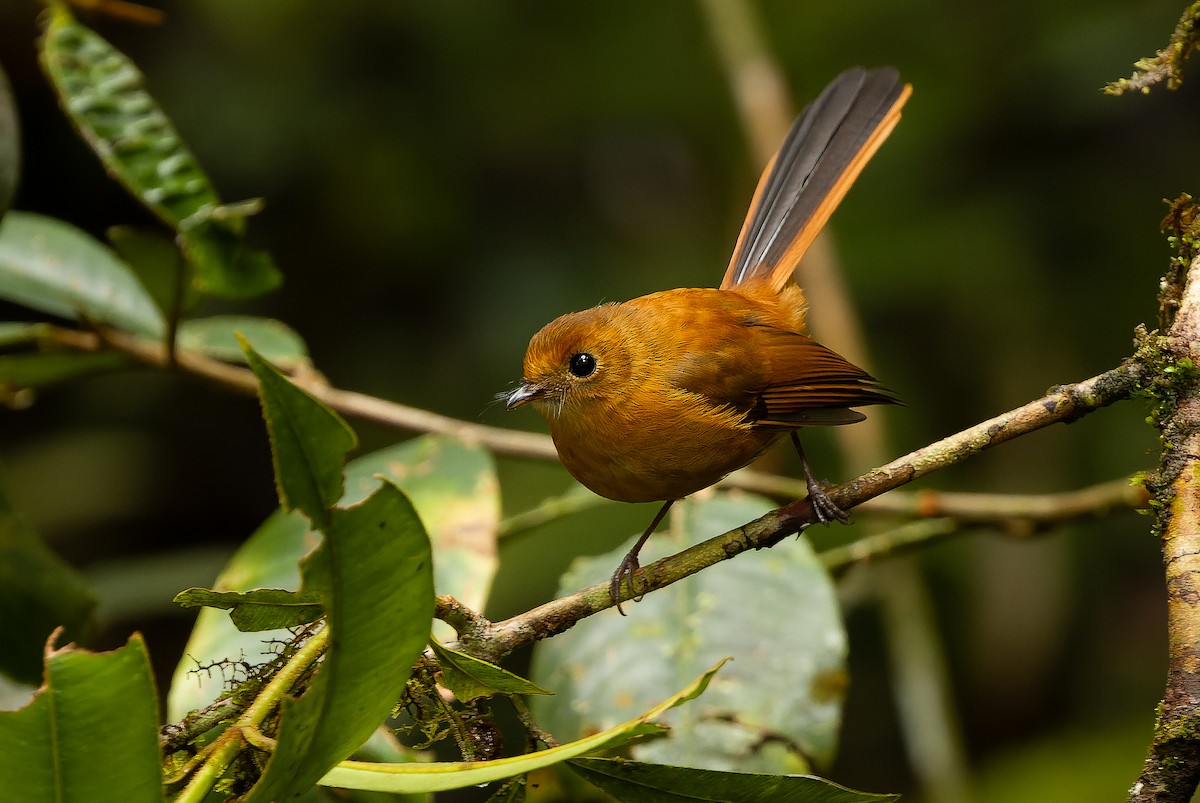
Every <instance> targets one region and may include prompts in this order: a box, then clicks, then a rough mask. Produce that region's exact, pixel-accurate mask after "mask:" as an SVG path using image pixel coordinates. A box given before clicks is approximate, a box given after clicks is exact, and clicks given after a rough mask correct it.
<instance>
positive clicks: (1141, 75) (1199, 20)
mask: <svg viewBox="0 0 1200 803" xmlns="http://www.w3.org/2000/svg"><path fill="white" fill-rule="evenodd" d="M1197 47H1200V2H1197V3H1192V4H1191V5H1190V6H1188V7H1187V8H1186V9H1185V10H1184V12H1183V16H1182V17H1180V18H1179V23H1178V24H1177V25H1176V26H1175V30H1174V32H1172V34H1171V38H1170V40H1169V41H1168V42H1167V46H1166V47H1164V48H1163V49H1162V50H1160V51H1158V52H1157V53H1155V54H1154V55H1153V56H1149V57H1147V58H1144V59H1138V60H1137V61H1136V62H1134V64H1133V68H1134V69H1133V75H1131V76H1130V77H1128V78H1121V79H1118V80H1116V81H1113V82H1112V83H1110V84H1108V85H1107V86H1105V87H1104V93H1105V94H1108V95H1123V94H1125V93H1126V92H1141V93H1143V94H1147V93H1149V92H1150V87H1151V86H1153V85H1154V84H1158V83H1162V82H1163V81H1166V82H1167V89H1178V88H1179V87H1180V86H1181V85H1182V84H1183V66H1184V65H1185V64H1187V60H1188V58H1190V57H1191V55H1192V52H1193V51H1194V50H1196V48H1197Z"/></svg>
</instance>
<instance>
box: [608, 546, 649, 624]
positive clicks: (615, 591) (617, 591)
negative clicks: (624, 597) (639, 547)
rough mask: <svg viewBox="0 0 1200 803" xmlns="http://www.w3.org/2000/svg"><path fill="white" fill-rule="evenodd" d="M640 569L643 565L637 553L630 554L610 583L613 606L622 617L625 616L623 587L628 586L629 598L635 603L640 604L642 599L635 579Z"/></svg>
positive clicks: (624, 559) (609, 589) (609, 588)
mask: <svg viewBox="0 0 1200 803" xmlns="http://www.w3.org/2000/svg"><path fill="white" fill-rule="evenodd" d="M640 568H641V564H640V563H638V559H637V553H636V552H630V553H629V554H628V555H626V556H625V557H624V558H623V559H622V560H621V565H620V566H618V567H617V570H616V571H615V572H613V576H612V580H610V581H609V583H608V595H609V597H610V598H611V599H612V601H613V604H615V605H616V606H617V613H619V614H621V615H622V616H624V615H625V611H624V610H622V609H621V586H628V588H629V598H630V599H631V600H633V601H634V602H638V601H640V600H641V598H642V595H641V594H639V593H638V591H637V585H636V583H635V582H634V577H635V575H636V574H637V572H638V569H640Z"/></svg>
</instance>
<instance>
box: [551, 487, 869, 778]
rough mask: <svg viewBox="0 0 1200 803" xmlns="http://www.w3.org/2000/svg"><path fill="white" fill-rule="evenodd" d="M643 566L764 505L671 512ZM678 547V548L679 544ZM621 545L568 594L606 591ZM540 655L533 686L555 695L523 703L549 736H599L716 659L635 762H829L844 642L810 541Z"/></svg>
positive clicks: (804, 766)
mask: <svg viewBox="0 0 1200 803" xmlns="http://www.w3.org/2000/svg"><path fill="white" fill-rule="evenodd" d="M678 507H679V510H677V511H676V513H675V515H676V516H682V522H680V521H678V520H676V521H674V522H672V527H671V528H670V530H671V532H666V531H664V532H660V533H656V534H655V535H654V537H652V538H651V539H650V541H649V542H648V543H647V547H646V549H645V550H643V561H642V562H643V563H649V562H650V561H651V560H654V559H655V558H657V557H661V556H662V555H664V554H667V553H670V552H675V551H678V550H679V549H682V548H683V547H685V546H687V545H688V544H691V543H695V542H698V541H700V540H703V539H704V538H707V537H710V536H714V535H717V534H719V533H722V532H725V531H726V530H729V529H731V528H733V527H736V526H738V525H740V524H743V523H745V522H746V521H749V520H751V519H754V518H756V517H758V516H760V515H762V514H763V513H764V512H765V511H766V510H768V509H769V508H770V504H769V503H768V502H766V501H765V500H762V499H758V498H753V497H749V496H745V495H741V496H734V495H732V494H717V495H715V496H713V497H712V498H710V499H709V500H707V501H702V502H685V503H682V505H681V506H678ZM677 538H678V540H676V539H677ZM627 547H628V545H624V546H622V547H621V548H620V549H618V550H617V551H615V552H613V553H611V554H609V555H604V556H601V557H598V558H589V559H586V560H583V559H581V560H579V561H577V562H576V564H575V565H574V567H573V568H572V570H571V571H570V572H569V573H568V574H567V576H565V577H564V578H563V581H562V588H563V589H564V591H569V590H574V589H577V588H579V587H581V586H585V585H588V584H591V583H595V582H599V581H602V580H606V579H607V578H608V577H609V576H610V575H611V574H612V572H613V570H614V569H615V568H616V566H617V564H618V562H619V561H620V559H621V557H622V555H623V554H624V552H625V550H626V549H627ZM626 610H627V613H628V614H629V616H628V618H622V617H621V616H619V615H618V614H617V612H616V611H615V610H612V611H607V612H605V613H604V614H602V615H600V616H595V617H592V618H591V619H589V620H588V621H586V622H582V623H581V624H579V625H578V626H577V627H575V628H573V629H572V630H570V631H568V632H566V633H563V634H561V635H560V636H557V637H555V638H553V639H549V640H547V641H544V642H541V643H539V644H538V646H537V648H536V649H535V652H534V659H533V667H532V669H531V677H532V678H533V680H534V681H535V682H537V683H539V684H541V685H543V686H545V687H546V688H549V689H553V690H554V691H555V696H554V697H542V698H537V699H535V700H533V701H532V703H533V704H534V708H535V711H536V713H537V714H538V717H539V722H540V724H541V725H542V726H543V727H545V728H547V729H548V730H550V732H552V733H556V734H562V735H563V736H566V737H570V736H571V735H573V734H579V733H591V732H594V731H596V730H601V729H604V728H607V727H611V725H612V724H613V723H615V722H618V721H620V720H621V719H623V718H625V717H627V716H628V715H629V713H630V711H633V710H639V709H640V708H641V707H644V706H645V705H646V703H647V701H648V700H649V699H652V698H653V695H654V694H655V693H656V692H661V690H662V689H667V688H671V687H673V686H676V685H678V683H679V679H680V676H687V675H689V674H694V673H695V671H697V668H698V667H703V666H707V665H709V664H711V663H712V662H713V661H714V660H716V658H718V657H720V656H724V655H732V656H733V657H734V661H733V662H732V663H731V664H730V665H729V667H727V668H726V670H725V671H724V672H722V673H721V679H720V683H718V684H715V685H714V687H713V689H712V690H711V691H710V693H709V694H707V695H705V697H704V699H703V700H702V701H701V702H700V703H699V704H697V705H694V706H688V708H687V709H683V710H680V711H678V712H675V714H674V715H673V716H672V718H671V719H670V720H669V721H670V723H671V724H672V725H673V726H674V728H673V734H672V737H671V738H670V739H663V740H660V741H657V742H654V743H651V744H646V745H643V746H641V747H638V748H637V749H636V751H635V753H634V755H635V757H636V758H638V759H640V760H643V761H655V762H658V763H663V764H684V765H688V766H693V767H703V768H706V769H724V770H740V771H754V772H766V773H771V774H778V773H801V772H807V771H808V769H809V761H808V760H809V759H811V760H813V761H815V762H817V763H822V764H823V763H827V762H828V761H829V760H830V759H831V758H832V755H833V751H834V747H835V744H836V737H837V731H838V724H839V720H840V715H841V702H842V696H843V688H844V686H845V666H844V663H845V657H846V637H845V633H844V631H843V627H842V622H841V618H840V614H839V611H838V606H837V601H836V599H835V596H834V590H833V587H832V584H831V582H830V580H829V578H828V576H827V574H826V573H825V571H824V570H823V569H822V568H821V566H820V564H819V563H818V562H817V560H816V558H815V557H814V555H813V553H812V550H811V549H810V548H809V545H808V543H807V542H806V541H805V540H803V539H799V540H795V541H788V542H785V543H782V544H780V545H779V546H777V547H775V548H774V549H771V550H767V551H763V552H756V553H753V554H746V555H742V556H740V557H739V558H737V559H736V560H731V561H727V562H725V563H722V564H721V565H719V566H715V567H712V568H710V569H707V570H705V571H703V572H700V573H699V574H696V575H694V576H692V577H690V578H688V579H686V580H683V581H681V582H679V583H676V584H675V585H673V586H671V587H670V588H667V589H664V590H662V591H658V592H655V593H653V594H650V595H647V596H646V597H645V598H644V599H643V600H642V601H641V602H639V603H636V604H634V605H627V606H626Z"/></svg>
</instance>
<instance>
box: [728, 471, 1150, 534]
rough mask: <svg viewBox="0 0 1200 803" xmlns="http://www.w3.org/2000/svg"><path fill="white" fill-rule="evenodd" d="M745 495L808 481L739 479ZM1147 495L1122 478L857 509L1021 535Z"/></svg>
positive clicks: (921, 497) (796, 493) (892, 500)
mask: <svg viewBox="0 0 1200 803" xmlns="http://www.w3.org/2000/svg"><path fill="white" fill-rule="evenodd" d="M737 487H738V488H741V489H742V490H746V491H751V492H753V493H758V494H762V495H763V496H769V497H771V498H772V499H781V500H782V499H798V498H799V497H801V496H804V492H805V485H804V480H797V479H793V478H791V477H781V476H777V475H773V474H762V473H754V474H752V475H744V476H742V477H740V478H739V482H738V484H737ZM1149 496H1150V495H1149V492H1147V491H1146V489H1145V488H1144V487H1142V486H1141V485H1138V484H1135V483H1134V481H1133V478H1130V477H1122V478H1120V479H1115V480H1109V481H1107V482H1102V483H1098V484H1096V485H1090V486H1088V487H1086V488H1079V489H1076V490H1072V491H1060V492H1058V493H1045V494H1001V493H995V494H989V493H966V492H961V491H939V490H936V489H932V488H930V489H925V490H921V491H911V492H906V491H892V492H891V493H889V494H885V495H884V496H880V497H878V498H876V499H870V500H868V501H866V502H863V503H862V504H861V505H859V506H858V507H857V508H855V511H854V512H855V514H856V515H858V516H868V515H871V516H875V515H878V516H899V517H904V518H949V519H954V520H955V521H957V522H958V523H960V524H992V525H996V526H999V527H1003V528H1005V529H1009V530H1012V531H1014V533H1016V534H1022V533H1026V532H1029V531H1033V530H1039V529H1043V528H1045V527H1049V526H1051V525H1054V524H1060V523H1062V522H1064V521H1070V520H1073V519H1080V518H1090V517H1094V516H1101V515H1104V514H1105V513H1107V512H1109V511H1110V510H1112V509H1113V508H1118V507H1128V508H1132V509H1138V508H1143V507H1145V506H1146V501H1147V500H1148V499H1149Z"/></svg>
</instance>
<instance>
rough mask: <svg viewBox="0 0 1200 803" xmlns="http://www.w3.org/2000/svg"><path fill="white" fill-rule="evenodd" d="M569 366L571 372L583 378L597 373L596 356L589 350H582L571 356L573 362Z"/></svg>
mask: <svg viewBox="0 0 1200 803" xmlns="http://www.w3.org/2000/svg"><path fill="white" fill-rule="evenodd" d="M567 367H568V370H570V372H571V373H573V374H574V375H575V376H577V377H579V378H581V379H582V378H583V377H585V376H591V375H592V374H594V373H596V358H595V357H593V356H592V355H591V354H588V353H587V352H580V353H579V354H574V355H572V356H571V362H570V364H569V365H568V366H567Z"/></svg>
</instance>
